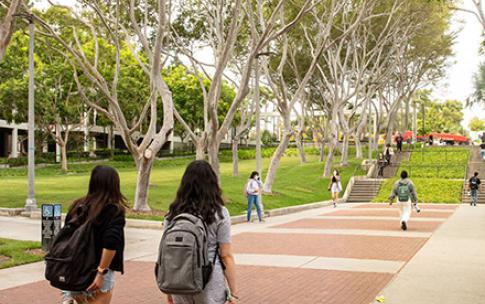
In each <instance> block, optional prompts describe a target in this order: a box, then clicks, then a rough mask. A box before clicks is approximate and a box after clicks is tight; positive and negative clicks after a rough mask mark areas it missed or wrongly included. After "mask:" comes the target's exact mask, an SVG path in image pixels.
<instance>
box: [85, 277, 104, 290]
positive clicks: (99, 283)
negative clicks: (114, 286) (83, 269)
mask: <svg viewBox="0 0 485 304" xmlns="http://www.w3.org/2000/svg"><path fill="white" fill-rule="evenodd" d="M103 282H104V277H103V276H102V275H101V274H99V273H98V274H96V278H94V281H93V283H91V285H89V287H88V289H87V291H98V290H99V289H101V287H102V286H103Z"/></svg>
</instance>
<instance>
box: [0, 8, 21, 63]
mask: <svg viewBox="0 0 485 304" xmlns="http://www.w3.org/2000/svg"><path fill="white" fill-rule="evenodd" d="M21 4H22V0H11V1H8V0H4V1H2V2H1V3H0V12H1V11H5V14H4V16H2V18H1V19H0V61H2V60H3V56H4V55H5V50H6V49H7V46H8V44H9V43H10V40H11V39H12V35H13V33H14V31H15V22H16V20H17V16H16V15H17V13H18V12H19V10H20V7H21Z"/></svg>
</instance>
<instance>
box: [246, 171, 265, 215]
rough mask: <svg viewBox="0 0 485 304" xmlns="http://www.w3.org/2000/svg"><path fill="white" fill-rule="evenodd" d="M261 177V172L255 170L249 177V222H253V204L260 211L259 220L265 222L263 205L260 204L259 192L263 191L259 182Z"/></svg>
mask: <svg viewBox="0 0 485 304" xmlns="http://www.w3.org/2000/svg"><path fill="white" fill-rule="evenodd" d="M258 179H259V173H258V172H256V171H253V172H252V173H251V176H250V177H249V181H248V182H247V184H246V189H245V192H246V195H247V197H248V213H247V219H248V223H250V222H251V212H252V209H253V204H254V205H255V206H256V212H257V213H258V219H259V222H263V221H264V220H263V215H262V212H261V206H260V204H259V194H260V193H261V187H260V184H259V182H258Z"/></svg>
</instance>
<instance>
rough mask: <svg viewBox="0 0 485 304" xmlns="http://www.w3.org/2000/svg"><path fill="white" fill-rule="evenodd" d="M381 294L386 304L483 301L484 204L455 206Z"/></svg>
mask: <svg viewBox="0 0 485 304" xmlns="http://www.w3.org/2000/svg"><path fill="white" fill-rule="evenodd" d="M382 295H384V297H385V302H384V303H387V304H406V303H409V304H434V303H436V304H438V303H439V304H457V303H459V304H479V303H485V206H483V205H479V206H477V207H471V206H469V205H462V206H461V207H460V208H458V209H457V211H456V212H455V214H454V215H453V216H451V217H450V219H449V220H448V221H447V222H445V223H444V224H443V225H442V226H441V228H440V229H438V230H437V232H436V233H435V234H434V235H433V237H432V238H431V239H430V240H429V241H428V242H427V243H426V244H425V245H424V247H423V248H422V249H421V250H420V251H419V252H418V253H417V254H416V256H415V257H414V258H413V259H412V260H411V261H410V262H409V263H408V264H407V265H406V267H404V269H403V270H401V272H400V273H399V274H398V275H397V276H396V278H395V279H394V280H393V281H392V282H391V283H390V284H389V285H388V286H387V287H386V288H385V289H384V291H383V292H382ZM376 303H377V302H376Z"/></svg>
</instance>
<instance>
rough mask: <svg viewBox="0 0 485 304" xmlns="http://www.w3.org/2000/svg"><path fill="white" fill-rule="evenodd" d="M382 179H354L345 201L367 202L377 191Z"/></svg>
mask: <svg viewBox="0 0 485 304" xmlns="http://www.w3.org/2000/svg"><path fill="white" fill-rule="evenodd" d="M383 182H384V180H382V179H356V180H355V181H354V184H353V186H352V191H351V192H350V195H349V197H348V198H347V201H346V202H347V203H368V202H371V201H372V200H373V199H374V197H375V196H376V195H377V194H378V193H379V189H380V188H381V185H382V183H383Z"/></svg>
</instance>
